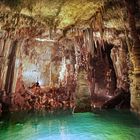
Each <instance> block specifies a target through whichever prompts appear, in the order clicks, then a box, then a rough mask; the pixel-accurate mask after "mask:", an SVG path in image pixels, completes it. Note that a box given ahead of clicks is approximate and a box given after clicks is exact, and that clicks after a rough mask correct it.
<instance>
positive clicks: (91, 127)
mask: <svg viewBox="0 0 140 140" xmlns="http://www.w3.org/2000/svg"><path fill="white" fill-rule="evenodd" d="M4 118H5V119H1V121H0V140H140V120H139V119H138V118H137V117H136V116H135V115H134V114H132V113H130V112H128V111H102V112H98V113H75V114H73V115H70V114H69V115H68V114H63V113H62V114H59V115H56V114H55V115H45V114H44V115H39V114H34V113H16V114H11V115H10V116H6V117H4Z"/></svg>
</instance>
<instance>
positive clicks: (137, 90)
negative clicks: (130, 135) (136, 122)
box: [130, 48, 140, 114]
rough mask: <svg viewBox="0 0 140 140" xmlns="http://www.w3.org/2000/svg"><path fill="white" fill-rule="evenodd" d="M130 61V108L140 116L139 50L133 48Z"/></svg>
mask: <svg viewBox="0 0 140 140" xmlns="http://www.w3.org/2000/svg"><path fill="white" fill-rule="evenodd" d="M131 61H132V64H133V71H132V75H131V83H130V92H131V107H132V110H133V111H135V112H137V113H138V114H140V48H133V50H132V56H131Z"/></svg>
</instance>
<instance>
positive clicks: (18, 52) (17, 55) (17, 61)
mask: <svg viewBox="0 0 140 140" xmlns="http://www.w3.org/2000/svg"><path fill="white" fill-rule="evenodd" d="M24 42H25V41H24V40H23V41H19V42H18V44H17V50H16V53H15V68H14V71H13V83H12V88H11V92H12V93H14V92H15V90H16V84H17V79H18V74H19V68H20V64H21V56H20V55H21V49H22V47H23V45H24Z"/></svg>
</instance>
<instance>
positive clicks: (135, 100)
mask: <svg viewBox="0 0 140 140" xmlns="http://www.w3.org/2000/svg"><path fill="white" fill-rule="evenodd" d="M124 2H125V6H126V10H127V12H128V24H129V31H130V35H131V38H132V41H133V46H132V50H130V52H129V54H130V60H131V62H132V65H133V69H132V71H131V73H132V74H131V75H130V80H131V81H130V92H131V108H132V110H133V111H135V112H137V113H138V114H140V39H139V35H138V33H137V27H136V21H135V16H134V14H135V5H134V3H133V1H128V0H124Z"/></svg>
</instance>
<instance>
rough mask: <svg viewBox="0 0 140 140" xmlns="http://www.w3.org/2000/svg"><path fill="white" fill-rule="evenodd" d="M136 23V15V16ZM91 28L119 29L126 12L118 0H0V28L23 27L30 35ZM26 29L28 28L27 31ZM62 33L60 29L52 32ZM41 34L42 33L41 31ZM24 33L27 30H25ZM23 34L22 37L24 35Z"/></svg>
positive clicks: (12, 28) (122, 27)
mask: <svg viewBox="0 0 140 140" xmlns="http://www.w3.org/2000/svg"><path fill="white" fill-rule="evenodd" d="M136 18H137V26H139V20H138V19H139V15H136ZM91 26H92V27H93V29H94V30H99V31H100V32H102V30H105V29H111V30H112V29H115V30H118V31H122V30H123V29H124V27H128V24H127V12H126V9H125V6H124V3H123V1H120V0H0V29H1V30H6V31H7V30H10V31H11V30H14V31H15V30H16V31H17V29H19V30H21V32H22V29H23V30H24V33H25V32H28V35H29V36H37V35H39V34H41V33H43V32H45V35H46V36H49V33H47V32H49V31H50V30H56V29H59V30H61V31H62V32H63V34H64V33H65V31H67V30H69V29H71V28H73V27H75V28H80V29H82V30H83V29H85V28H89V27H91ZM26 30H27V31H26ZM55 34H56V35H57V34H58V35H57V36H59V37H60V36H61V33H60V32H55ZM43 35H44V34H43ZM25 36H27V35H26V33H25ZM25 36H24V34H22V37H25Z"/></svg>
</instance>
